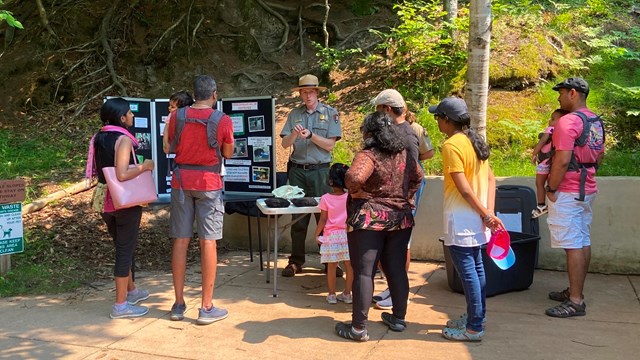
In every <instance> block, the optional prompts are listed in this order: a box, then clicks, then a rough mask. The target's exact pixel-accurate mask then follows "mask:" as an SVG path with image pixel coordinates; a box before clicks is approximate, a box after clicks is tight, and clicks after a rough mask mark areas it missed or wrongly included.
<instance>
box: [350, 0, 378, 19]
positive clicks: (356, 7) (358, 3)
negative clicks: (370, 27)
mask: <svg viewBox="0 0 640 360" xmlns="http://www.w3.org/2000/svg"><path fill="white" fill-rule="evenodd" d="M378 10H380V8H379V7H378V6H376V5H374V4H373V1H371V0H353V1H352V2H351V11H353V13H354V14H356V15H358V16H365V15H373V14H375V13H377V12H378Z"/></svg>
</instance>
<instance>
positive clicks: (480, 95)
mask: <svg viewBox="0 0 640 360" xmlns="http://www.w3.org/2000/svg"><path fill="white" fill-rule="evenodd" d="M490 45H491V0H471V4H470V7H469V58H468V60H467V84H466V86H465V101H466V102H467V105H468V106H469V115H470V116H471V127H472V128H474V129H476V130H477V131H478V133H479V134H481V135H482V136H483V137H484V138H485V139H486V130H487V128H486V124H487V98H488V96H489V50H490Z"/></svg>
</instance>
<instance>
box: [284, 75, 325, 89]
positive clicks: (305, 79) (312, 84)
mask: <svg viewBox="0 0 640 360" xmlns="http://www.w3.org/2000/svg"><path fill="white" fill-rule="evenodd" d="M302 89H318V90H326V89H327V88H326V87H324V86H320V81H318V77H317V76H314V75H311V74H307V75H302V76H301V77H300V79H298V87H294V88H293V89H291V90H292V91H300V90H302Z"/></svg>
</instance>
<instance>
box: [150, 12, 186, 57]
mask: <svg viewBox="0 0 640 360" xmlns="http://www.w3.org/2000/svg"><path fill="white" fill-rule="evenodd" d="M186 15H187V14H182V16H180V18H179V19H178V21H176V22H175V23H173V25H171V26H169V28H167V30H165V31H164V32H163V33H162V36H160V38H159V39H158V41H156V44H155V45H153V47H152V48H151V51H149V55H151V53H153V50H155V49H156V47H157V46H158V44H160V41H162V39H164V37H165V36H167V34H169V33H170V32H171V30H173V29H175V28H176V26H178V25H180V23H181V22H182V19H184V17H185V16H186ZM149 55H147V58H148V57H149Z"/></svg>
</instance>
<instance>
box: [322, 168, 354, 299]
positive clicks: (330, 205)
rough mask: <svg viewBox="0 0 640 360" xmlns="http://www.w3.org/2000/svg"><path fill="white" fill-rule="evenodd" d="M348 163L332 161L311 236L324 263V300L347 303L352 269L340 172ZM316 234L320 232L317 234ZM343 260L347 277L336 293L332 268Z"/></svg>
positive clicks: (349, 296) (345, 205) (345, 197)
mask: <svg viewBox="0 0 640 360" xmlns="http://www.w3.org/2000/svg"><path fill="white" fill-rule="evenodd" d="M348 169H349V167H348V166H347V165H345V164H340V163H336V164H333V165H332V166H331V168H330V169H329V186H331V188H332V192H331V193H328V194H324V195H322V197H321V198H320V205H319V207H320V210H321V213H320V220H318V226H317V228H316V233H315V238H316V241H317V242H318V245H320V255H321V262H322V263H327V285H328V287H329V295H327V302H328V303H329V304H336V303H337V302H338V300H339V301H342V302H345V303H347V304H351V303H352V302H353V298H352V296H351V284H352V283H353V270H352V269H351V263H350V261H349V247H348V245H347V193H346V192H345V191H344V188H345V185H344V175H345V174H346V172H347V170H348ZM320 234H323V235H322V236H320ZM339 261H344V266H345V270H346V272H347V280H346V282H345V285H344V291H343V292H342V293H340V294H338V295H337V296H336V268H337V267H338V262H339Z"/></svg>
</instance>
